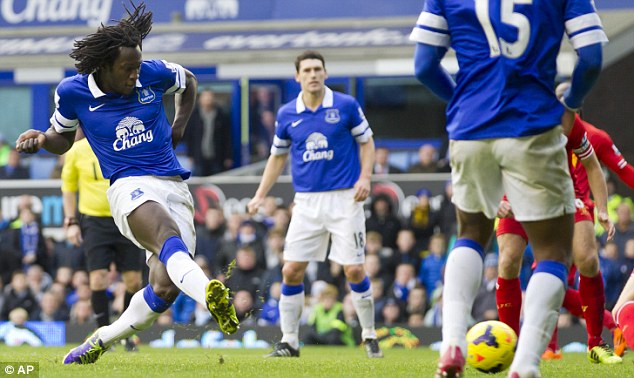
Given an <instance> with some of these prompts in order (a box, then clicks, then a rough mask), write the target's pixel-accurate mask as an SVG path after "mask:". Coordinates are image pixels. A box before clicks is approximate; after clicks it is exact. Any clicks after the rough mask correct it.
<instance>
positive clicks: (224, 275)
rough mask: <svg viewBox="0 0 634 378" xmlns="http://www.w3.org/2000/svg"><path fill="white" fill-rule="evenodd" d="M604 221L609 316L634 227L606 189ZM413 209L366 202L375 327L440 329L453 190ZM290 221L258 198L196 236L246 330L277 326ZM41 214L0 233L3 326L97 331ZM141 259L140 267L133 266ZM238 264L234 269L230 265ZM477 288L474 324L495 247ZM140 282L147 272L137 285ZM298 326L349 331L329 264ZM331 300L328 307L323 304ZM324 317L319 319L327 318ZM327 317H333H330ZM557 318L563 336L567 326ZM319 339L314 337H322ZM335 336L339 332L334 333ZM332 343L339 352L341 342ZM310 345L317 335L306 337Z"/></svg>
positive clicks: (314, 267) (314, 274) (338, 274)
mask: <svg viewBox="0 0 634 378" xmlns="http://www.w3.org/2000/svg"><path fill="white" fill-rule="evenodd" d="M608 187H609V188H610V189H611V191H612V192H611V193H610V201H609V207H610V213H611V217H612V219H613V221H614V223H615V225H616V235H615V237H614V239H613V240H611V241H609V242H606V241H605V237H604V235H602V234H600V233H597V241H598V243H599V244H600V246H601V248H600V250H601V252H600V266H601V271H602V273H603V277H604V280H605V294H606V308H607V309H612V307H613V306H614V304H615V302H616V300H617V299H618V295H619V293H620V292H621V289H622V288H623V286H624V284H625V282H626V280H627V278H628V277H629V273H630V272H631V271H632V268H633V267H634V222H633V219H632V200H631V199H630V198H625V197H622V196H620V195H618V194H616V193H614V192H613V188H614V185H612V183H610V184H609V185H608ZM417 196H418V198H419V203H418V205H417V206H415V207H414V208H413V209H412V212H411V215H410V216H409V217H406V218H401V217H399V216H397V215H396V212H395V209H394V208H395V204H394V203H391V200H390V198H388V197H386V196H382V195H378V196H375V197H374V198H372V199H371V200H368V209H369V211H368V214H369V216H368V218H367V220H366V228H367V237H366V239H367V240H366V243H365V249H366V262H365V269H366V271H367V274H368V276H369V278H370V280H371V285H372V288H373V293H374V297H375V298H374V299H375V314H376V321H377V324H384V325H388V326H389V325H394V324H407V325H409V326H411V327H417V326H429V327H432V326H434V327H435V326H440V325H441V324H442V313H441V302H442V281H443V268H444V264H445V261H446V257H447V252H448V251H450V250H451V245H452V243H453V242H454V241H455V235H456V220H455V211H454V208H453V204H452V202H451V196H452V188H451V184H450V183H447V185H446V187H445V192H444V193H432V192H430V191H429V190H428V189H426V188H421V189H420V190H419V191H418V192H417ZM291 215H292V204H285V203H281V202H280V200H279V199H276V198H274V197H267V198H266V201H265V204H264V206H263V207H262V209H261V211H260V212H259V213H258V214H257V215H255V216H249V215H247V214H240V213H233V214H224V212H223V211H222V210H221V209H218V208H213V207H212V208H210V209H208V210H207V212H206V214H205V219H204V222H203V223H201V224H198V225H197V235H198V237H197V248H196V262H197V263H198V264H199V265H200V266H201V268H202V269H203V270H204V271H205V273H206V274H207V275H208V276H210V277H216V278H218V279H220V280H223V281H224V282H225V283H227V285H228V286H229V287H231V289H232V290H233V293H234V304H235V307H236V311H237V314H238V317H239V319H240V321H241V323H242V324H243V325H244V326H252V325H256V324H257V325H276V324H278V322H279V309H278V302H279V298H280V285H281V280H282V272H281V268H282V263H283V259H282V252H283V249H284V237H285V234H286V230H287V227H288V224H289V221H290V217H291ZM42 231H43V230H42V226H41V223H40V221H39V214H37V213H35V212H34V211H33V208H32V201H31V197H30V196H28V195H24V196H22V197H21V199H20V204H19V210H18V216H17V217H16V218H15V219H6V220H3V222H2V230H1V231H0V277H1V280H0V290H1V291H0V292H1V293H2V295H0V321H5V320H8V319H9V314H10V312H11V311H13V310H14V309H16V308H23V309H25V310H26V311H27V313H28V318H29V320H42V321H49V320H61V321H69V322H71V323H72V324H84V323H88V324H90V323H91V322H94V315H93V310H92V307H91V304H90V298H91V291H90V287H89V282H88V274H87V272H86V266H85V257H84V254H83V251H82V250H81V247H74V246H72V245H71V244H70V243H68V242H67V241H65V240H55V239H54V238H53V237H44V236H43V233H42ZM139 258H140V259H143V256H142V255H139ZM234 260H235V262H234ZM531 263H532V257H531V251H530V246H529V248H527V251H526V254H525V262H524V266H525V269H522V275H521V278H522V287H523V288H525V287H526V283H527V282H528V278H529V276H530V265H531ZM485 268H486V269H485V276H484V278H483V280H484V281H483V285H482V286H481V289H480V293H479V294H478V297H477V299H476V302H475V305H474V307H473V312H472V317H473V321H474V322H475V321H481V320H485V319H495V318H497V311H496V305H495V282H496V278H497V246H496V245H495V244H493V245H492V246H491V247H490V248H489V250H488V254H487V257H486V259H485ZM144 277H145V278H144V279H145V280H147V272H146V274H145V275H144ZM108 280H109V287H108V290H107V293H108V297H109V299H110V306H111V309H112V312H113V313H114V314H120V313H121V312H122V310H123V303H124V295H125V286H124V284H123V282H122V280H121V277H120V273H119V272H117V271H116V269H115V267H114V265H113V266H112V267H111V269H110V271H109V273H108ZM305 285H306V286H305V287H306V301H307V303H306V305H307V306H306V311H305V312H304V314H303V316H302V321H303V322H304V323H305V324H312V325H315V326H316V325H317V324H319V319H318V318H319V316H327V315H328V312H329V311H330V310H331V309H334V310H335V311H336V312H337V314H334V315H336V317H337V318H339V319H341V320H343V321H344V322H345V326H346V327H355V326H357V325H358V323H357V319H356V315H355V311H354V308H353V306H352V303H351V300H350V294H349V287H348V285H346V280H345V276H344V274H343V269H342V267H341V266H340V265H338V264H336V263H334V262H332V261H326V262H323V263H314V262H313V263H310V264H309V267H308V268H307V271H306V279H305ZM333 293H334V297H335V298H336V300H335V301H334V302H333V303H331V304H330V305H329V306H325V304H324V303H325V302H328V301H327V300H326V298H327V297H331V298H332V297H333ZM324 307H327V311H324ZM330 315H333V314H330ZM210 321H211V319H210V315H209V312H208V311H207V310H206V309H205V308H203V307H202V306H200V305H198V304H196V302H195V301H194V300H193V299H191V298H189V297H187V296H186V295H184V294H182V293H181V295H180V296H179V297H178V298H177V300H176V302H175V303H174V304H173V305H172V307H171V308H170V309H169V310H168V311H166V312H165V313H164V314H162V315H161V317H160V318H159V320H158V323H159V324H163V325H169V324H177V323H184V324H186V323H189V322H195V324H197V325H200V326H203V325H206V324H207V323H209V322H210ZM576 321H578V319H577V318H576V317H573V316H570V315H569V314H567V313H566V312H565V310H562V315H561V318H560V325H561V326H564V327H565V326H566V325H569V324H571V323H572V322H576ZM322 328H323V326H322ZM338 332H339V331H338ZM344 334H345V332H341V339H338V340H339V341H341V340H342V339H344V340H345V338H346V336H345V335H344ZM308 337H312V338H313V339H314V338H315V335H314V334H311V335H307V338H308Z"/></svg>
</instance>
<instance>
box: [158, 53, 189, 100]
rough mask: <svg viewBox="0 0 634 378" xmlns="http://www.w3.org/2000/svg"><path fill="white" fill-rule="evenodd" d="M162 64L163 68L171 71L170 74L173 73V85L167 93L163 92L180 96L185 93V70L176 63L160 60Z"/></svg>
mask: <svg viewBox="0 0 634 378" xmlns="http://www.w3.org/2000/svg"><path fill="white" fill-rule="evenodd" d="M162 62H163V64H165V67H167V68H169V69H171V70H172V72H174V74H175V77H174V85H172V86H171V87H170V88H169V89H168V90H167V91H165V94H172V93H179V94H180V93H183V92H185V89H187V77H186V75H185V69H184V68H183V66H181V65H180V64H176V63H170V62H166V61H164V60H162Z"/></svg>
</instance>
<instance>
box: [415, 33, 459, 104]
mask: <svg viewBox="0 0 634 378" xmlns="http://www.w3.org/2000/svg"><path fill="white" fill-rule="evenodd" d="M446 52H447V48H445V47H440V46H431V45H427V44H424V43H417V44H416V51H415V52H414V75H415V76H416V78H417V79H418V81H420V82H421V83H423V84H425V86H426V87H427V88H429V89H430V90H431V91H432V92H434V94H435V95H436V96H438V97H440V98H441V99H443V100H445V101H446V102H449V101H450V100H451V97H453V91H454V88H455V87H456V83H455V82H454V81H453V79H452V78H451V76H450V75H449V72H447V70H445V69H444V68H443V67H442V66H441V65H440V61H441V60H442V58H443V57H444V56H445V53H446Z"/></svg>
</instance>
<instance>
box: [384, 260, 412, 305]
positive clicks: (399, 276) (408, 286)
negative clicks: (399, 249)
mask: <svg viewBox="0 0 634 378" xmlns="http://www.w3.org/2000/svg"><path fill="white" fill-rule="evenodd" d="M414 272H415V269H414V266H413V265H411V264H400V265H399V266H397V267H396V275H395V277H394V283H393V284H392V287H391V288H390V290H389V292H388V295H389V296H391V297H393V298H395V299H396V300H398V301H399V303H400V304H401V305H405V303H406V302H407V297H408V295H409V292H410V291H411V290H412V289H413V288H414V287H415V286H416V274H414Z"/></svg>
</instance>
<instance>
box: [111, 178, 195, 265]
mask: <svg viewBox="0 0 634 378" xmlns="http://www.w3.org/2000/svg"><path fill="white" fill-rule="evenodd" d="M106 194H107V195H108V202H109V203H110V212H111V213H112V217H113V218H114V222H115V223H116V225H117V227H118V228H119V232H121V234H122V235H123V236H125V237H126V238H128V239H130V240H131V241H132V242H134V244H136V245H137V246H138V247H139V248H141V249H145V248H144V247H143V246H142V245H141V244H140V243H139V242H138V241H137V240H136V239H135V238H134V235H133V234H132V230H130V226H129V225H128V215H130V213H132V211H134V209H136V208H137V207H139V206H141V205H142V204H143V203H145V202H147V201H154V202H157V203H159V204H160V205H162V206H163V207H164V208H165V210H166V211H167V212H168V213H169V214H170V215H171V216H172V219H174V221H175V222H176V224H177V225H178V228H179V229H180V232H181V238H182V239H183V242H185V245H186V246H187V249H188V250H189V253H190V254H191V255H192V256H194V253H195V250H196V229H195V227H194V200H193V198H192V195H191V193H190V192H189V188H188V187H187V184H185V183H184V182H183V180H182V179H181V178H180V177H158V176H134V177H124V178H120V179H118V180H117V181H115V182H114V184H112V186H110V188H108V191H107V192H106ZM150 256H152V253H151V252H149V251H147V250H146V251H145V257H146V261H147V260H149V259H150Z"/></svg>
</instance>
